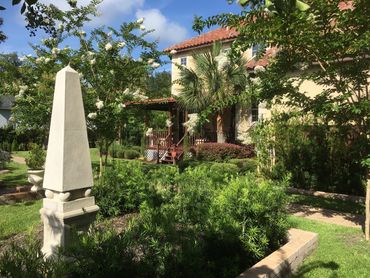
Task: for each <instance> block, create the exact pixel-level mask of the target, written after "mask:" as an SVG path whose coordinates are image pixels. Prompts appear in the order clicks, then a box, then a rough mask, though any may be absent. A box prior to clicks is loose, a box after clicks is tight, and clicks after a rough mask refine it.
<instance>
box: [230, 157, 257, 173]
mask: <svg viewBox="0 0 370 278" xmlns="http://www.w3.org/2000/svg"><path fill="white" fill-rule="evenodd" d="M228 162H229V163H231V164H235V165H236V166H238V168H239V172H240V173H241V174H245V173H248V172H256V171H257V160H256V159H254V158H245V159H237V158H235V159H230V160H229V161H228Z"/></svg>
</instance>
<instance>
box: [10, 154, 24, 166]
mask: <svg viewBox="0 0 370 278" xmlns="http://www.w3.org/2000/svg"><path fill="white" fill-rule="evenodd" d="M12 161H14V162H16V163H19V164H26V159H25V158H24V157H20V156H14V155H12Z"/></svg>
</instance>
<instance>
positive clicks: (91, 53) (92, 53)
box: [87, 51, 95, 57]
mask: <svg viewBox="0 0 370 278" xmlns="http://www.w3.org/2000/svg"><path fill="white" fill-rule="evenodd" d="M87 55H89V56H90V57H92V56H94V55H95V53H94V52H91V51H87Z"/></svg>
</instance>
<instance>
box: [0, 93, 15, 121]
mask: <svg viewBox="0 0 370 278" xmlns="http://www.w3.org/2000/svg"><path fill="white" fill-rule="evenodd" d="M13 103H14V96H9V95H2V96H0V128H2V127H4V126H6V125H7V124H8V123H9V119H10V117H11V109H12V106H13Z"/></svg>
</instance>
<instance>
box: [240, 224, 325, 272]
mask: <svg viewBox="0 0 370 278" xmlns="http://www.w3.org/2000/svg"><path fill="white" fill-rule="evenodd" d="M288 232H289V241H288V243H286V244H285V245H283V246H282V247H280V248H279V249H278V250H276V251H275V252H273V253H272V254H270V255H269V256H267V257H266V258H264V259H262V260H261V261H259V262H258V263H256V264H255V265H254V266H252V267H251V268H249V269H247V270H246V271H245V272H243V273H242V274H240V275H239V276H238V277H237V278H244V277H247V278H257V277H258V278H277V277H287V276H288V275H289V274H291V273H294V272H296V271H297V270H298V267H299V266H300V265H301V264H302V262H303V260H304V259H305V258H307V257H308V256H309V255H310V254H311V253H312V252H313V251H314V250H315V249H316V247H317V246H318V244H319V235H318V234H317V233H312V232H307V231H303V230H299V229H294V228H291V229H289V231H288Z"/></svg>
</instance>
